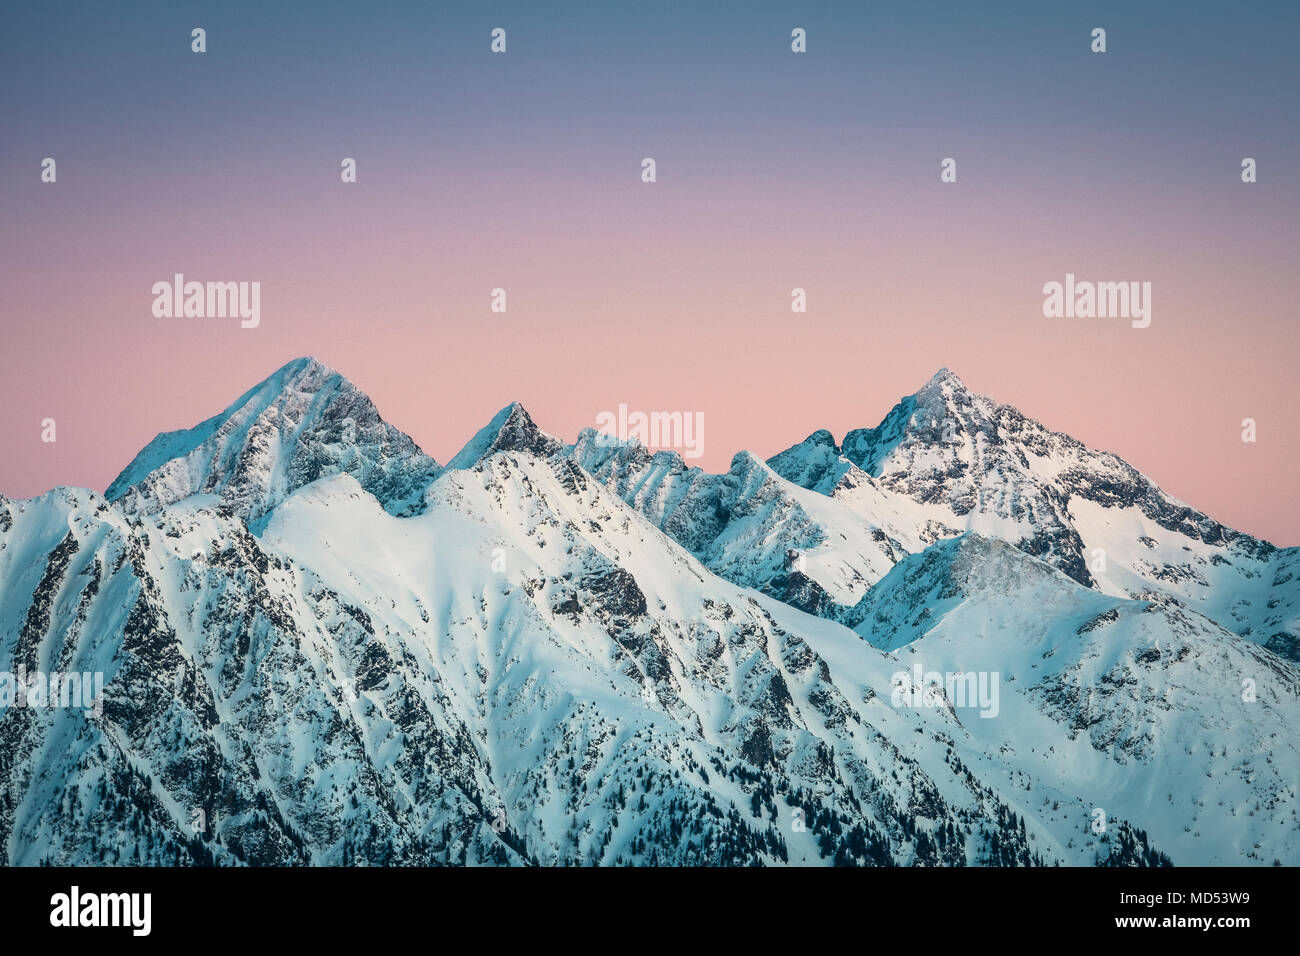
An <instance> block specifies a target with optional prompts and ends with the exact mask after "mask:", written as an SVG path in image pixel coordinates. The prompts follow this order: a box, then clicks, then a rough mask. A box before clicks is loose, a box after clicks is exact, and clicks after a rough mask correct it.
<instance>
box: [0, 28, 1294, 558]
mask: <svg viewBox="0 0 1300 956" xmlns="http://www.w3.org/2000/svg"><path fill="white" fill-rule="evenodd" d="M539 6H545V7H548V8H557V7H558V8H559V9H558V11H557V10H556V9H548V10H545V11H542V10H539V9H536V8H537V7H539ZM700 6H701V9H695V8H694V7H695V5H685V4H682V5H668V4H638V5H632V4H630V3H617V4H616V3H605V2H590V3H581V4H579V3H568V4H565V3H559V4H549V3H548V4H544V5H542V4H522V3H521V4H493V3H474V4H468V3H466V4H426V3H382V2H380V3H364V4H363V3H336V2H325V3H312V4H310V5H308V4H303V5H302V6H301V9H300V10H299V11H296V12H295V11H291V10H287V9H284V8H283V5H280V4H275V5H262V4H251V3H223V4H221V5H219V6H217V5H205V4H186V3H174V2H167V3H153V4H146V3H128V4H104V3H79V4H65V3H43V4H39V5H36V4H28V5H23V6H22V7H21V8H20V7H19V5H17V4H8V5H6V6H5V8H4V10H3V12H2V13H0V216H2V219H0V222H3V229H0V324H2V326H3V338H2V339H0V341H2V342H3V345H2V346H0V383H2V385H0V387H2V388H3V397H4V406H5V414H4V416H2V417H0V448H2V449H3V453H2V454H0V491H3V492H4V493H5V494H8V495H10V496H11V497H20V496H27V495H33V494H38V493H41V492H43V491H45V490H47V489H48V488H50V487H52V486H54V485H58V484H75V485H83V486H88V487H93V488H96V489H99V490H102V489H103V488H105V487H106V486H107V485H108V483H109V482H110V481H111V480H112V478H113V477H114V476H115V475H116V474H117V472H118V471H119V470H120V469H121V468H122V467H124V466H125V465H126V463H127V462H128V461H129V460H130V459H131V458H132V457H133V455H134V454H135V453H136V452H137V451H138V450H139V449H140V448H141V447H142V446H144V445H145V444H146V443H147V442H148V441H149V440H150V439H151V438H152V437H153V436H154V434H155V433H157V432H159V431H164V430H169V429H175V428H183V427H188V426H190V425H193V424H195V423H197V422H198V421H200V420H201V419H203V418H206V417H208V416H210V415H212V414H214V413H215V412H217V411H219V410H220V409H221V408H223V407H225V406H226V405H227V404H229V403H230V402H231V401H232V400H233V399H234V398H235V397H236V396H237V395H239V394H240V393H241V392H242V391H244V390H245V389H246V388H248V387H249V386H251V385H252V384H254V383H255V382H257V381H259V380H260V379H261V378H263V377H265V376H266V375H267V374H269V373H270V372H271V371H272V370H274V369H275V368H277V367H278V366H280V365H281V364H283V363H284V362H285V361H287V360H289V359H291V358H293V357H295V356H298V355H314V356H316V357H317V358H319V359H320V360H321V361H323V362H325V363H327V364H329V365H331V366H333V367H335V368H337V369H338V370H339V371H341V372H343V373H344V374H345V375H347V376H348V377H349V378H351V379H352V380H353V381H354V382H356V383H357V384H358V386H359V387H361V388H362V389H363V390H365V391H366V392H367V393H368V394H370V395H371V396H372V397H373V398H374V400H375V401H376V403H377V404H378V406H379V408H380V411H381V413H382V414H383V415H384V416H385V418H387V419H388V420H390V421H392V422H393V423H394V424H396V425H397V426H399V427H400V428H402V429H404V430H405V431H407V432H408V433H409V434H411V435H412V436H413V437H414V438H415V439H416V441H418V442H419V443H420V444H421V446H422V447H424V448H425V450H426V451H428V452H429V453H430V454H432V455H433V456H434V457H435V458H437V459H438V460H439V461H446V460H447V459H448V458H450V457H451V455H452V454H454V453H455V451H456V450H458V449H459V447H460V446H461V445H462V444H463V443H464V441H465V440H467V439H468V437H469V436H470V435H472V434H473V432H474V431H475V430H476V429H477V428H478V427H480V426H482V425H483V424H484V423H485V422H486V421H487V420H488V419H489V418H490V417H491V415H492V414H493V413H494V412H495V411H496V410H497V409H499V408H500V407H502V406H503V405H505V404H507V403H508V402H509V401H511V400H514V399H518V400H520V401H522V402H523V403H524V404H525V405H526V406H527V407H528V408H529V410H530V411H531V412H532V413H533V415H534V417H535V418H536V419H537V420H538V423H539V424H540V425H541V426H542V427H543V428H545V429H546V430H548V431H550V432H551V433H553V434H556V435H558V436H560V437H563V438H565V439H567V440H571V439H572V438H573V437H574V435H575V434H576V433H577V431H578V430H579V429H580V428H582V427H585V426H589V425H594V424H595V420H596V416H597V414H598V413H599V412H601V411H602V410H606V409H615V408H617V406H618V405H619V403H626V404H627V405H629V406H630V407H631V408H633V409H643V410H647V411H648V410H682V411H700V412H703V413H704V416H705V423H706V427H705V440H706V444H705V450H706V455H705V457H704V458H703V459H701V460H700V461H699V462H698V463H699V464H702V465H704V466H705V467H708V468H710V469H711V470H721V469H724V468H725V467H726V466H727V464H728V462H729V460H730V458H731V456H732V454H733V453H734V452H735V451H737V450H739V449H742V448H743V449H749V450H752V451H754V452H755V453H757V454H759V455H761V456H764V457H767V456H770V455H771V454H773V453H775V452H777V451H780V450H781V449H783V448H785V447H787V446H789V445H791V444H793V443H795V442H797V441H799V440H801V439H802V438H804V437H805V436H806V435H807V434H809V433H810V432H812V431H813V430H815V429H817V428H821V427H826V428H829V429H831V431H832V432H834V433H835V434H836V435H837V437H842V436H843V434H844V432H845V431H846V430H848V429H849V428H853V427H859V426H864V425H874V424H876V423H877V422H878V421H879V420H880V419H881V418H882V417H883V416H884V414H885V413H886V412H887V411H888V410H889V408H890V407H891V406H892V405H893V404H894V402H895V401H896V400H897V399H898V398H899V397H900V396H901V395H904V394H908V393H911V392H914V391H915V390H916V389H917V388H919V387H920V386H921V385H922V384H923V383H924V382H925V381H926V380H927V379H928V378H929V377H930V376H931V375H932V374H933V373H934V372H935V370H936V369H938V368H939V367H940V366H948V367H949V368H952V369H953V370H954V371H956V372H957V373H958V374H959V375H961V376H962V378H963V379H964V380H965V381H966V383H967V385H968V386H970V387H971V388H972V389H974V390H976V391H979V392H982V393H985V394H989V395H992V396H994V397H995V398H997V399H999V400H1000V401H1003V402H1009V403H1011V404H1014V405H1016V406H1017V407H1019V408H1020V409H1021V410H1022V411H1024V412H1025V413H1026V414H1028V415H1031V416H1033V417H1035V418H1037V419H1039V420H1040V421H1042V422H1043V423H1044V424H1046V425H1048V426H1049V427H1051V428H1054V429H1058V430H1061V431H1066V432H1068V433H1070V434H1072V435H1074V436H1075V437H1077V438H1079V439H1080V440H1082V441H1084V442H1086V443H1087V444H1089V445H1092V446H1094V447H1097V448H1104V449H1108V450H1110V451H1114V452H1116V453H1118V454H1119V455H1121V456H1122V457H1124V458H1125V459H1127V460H1128V461H1129V462H1131V463H1132V464H1133V465H1135V466H1136V467H1137V468H1139V469H1141V470H1142V471H1143V472H1144V473H1146V474H1147V475H1148V476H1150V477H1151V478H1152V479H1153V480H1155V481H1156V482H1157V483H1158V484H1160V485H1161V486H1162V487H1163V488H1165V489H1166V490H1167V491H1169V492H1170V493H1171V494H1174V495H1176V496H1178V497H1180V498H1182V499H1183V500H1185V501H1187V502H1189V503H1190V504H1192V505H1194V506H1195V507H1197V508H1199V509H1201V510H1203V511H1205V512H1207V513H1208V514H1210V515H1212V516H1213V517H1215V518H1218V519H1219V520H1221V521H1223V522H1225V523H1226V524H1229V525H1231V526H1233V527H1237V528H1241V529H1243V530H1246V531H1249V532H1252V533H1254V534H1257V535H1259V536H1262V537H1264V538H1267V539H1268V540H1271V541H1273V542H1275V543H1277V544H1281V545H1297V544H1300V509H1298V508H1297V507H1296V500H1297V497H1298V495H1297V492H1300V411H1298V409H1297V402H1296V395H1297V387H1296V384H1295V383H1296V372H1295V369H1296V365H1297V358H1300V332H1298V331H1297V319H1298V318H1300V316H1298V315H1297V311H1298V309H1297V302H1300V263H1298V262H1297V257H1298V253H1300V241H1298V240H1297V232H1296V230H1297V223H1300V104H1298V103H1297V91H1300V57H1297V56H1296V52H1295V51H1296V50H1297V49H1300V7H1298V6H1297V5H1296V4H1295V3H1285V4H1284V3H1258V4H1251V5H1249V7H1247V8H1245V9H1234V8H1232V7H1231V6H1230V5H1224V4H1217V3H1216V4H1206V3H1144V4H1141V5H1135V4H1131V3H1109V4H1108V3H1096V4H1087V5H1073V4H1058V3H1041V2H1035V3H1030V2H1026V3H1014V4H1012V3H992V4H967V3H956V2H952V3H906V4H904V3H896V4H888V5H885V4H865V3H861V2H854V3H843V4H837V3H816V4H798V3H781V4H776V3H752V2H751V3H743V4H742V3H735V4H729V3H723V4H718V3H711V4H708V5H707V9H703V7H704V6H705V5H700ZM1135 6H1140V7H1141V9H1132V8H1133V7H1135ZM266 7H274V9H266ZM195 26H203V27H204V28H206V30H207V34H208V52H207V53H205V54H202V55H198V54H193V53H191V52H190V30H191V28H193V27H195ZM497 26H501V27H504V28H505V29H506V30H507V31H508V39H509V51H508V52H507V53H506V54H505V55H493V54H491V53H490V52H489V49H488V45H489V32H490V30H491V29H492V28H493V27H497ZM795 26H802V27H804V28H805V29H806V30H807V31H808V53H807V54H804V55H795V54H792V53H791V52H790V47H789V43H790V39H789V36H790V30H791V29H792V28H793V27H795ZM1095 26H1102V27H1105V28H1106V30H1107V31H1108V47H1109V51H1108V52H1107V53H1105V54H1102V55H1096V54H1093V53H1091V52H1090V51H1089V42H1090V37H1089V35H1090V31H1091V30H1092V28H1093V27H1095ZM46 156H52V157H54V158H55V159H56V160H57V162H58V182H57V183H56V184H54V185H48V184H43V183H41V182H40V163H41V160H42V158H44V157H46ZM344 156H351V157H355V158H356V160H357V163H358V182H357V183H356V184H352V185H344V184H343V183H341V182H340V179H339V163H340V160H341V159H342V158H343V157H344ZM644 156H653V157H654V158H655V159H656V161H657V165H658V182H657V183H655V184H653V185H646V184H643V183H642V182H641V181H640V161H641V159H642V157H644ZM946 156H952V157H954V158H956V160H957V172H958V181H957V183H955V184H950V185H945V184H942V183H940V181H939V163H940V160H941V159H942V158H943V157H946ZM1244 156H1251V157H1254V158H1255V159H1256V160H1257V161H1258V164H1259V182H1258V183H1255V184H1253V185H1245V184H1243V183H1242V182H1241V181H1240V163H1241V159H1242V157H1244ZM175 272H183V273H185V275H186V276H187V278H191V279H197V280H200V281H202V280H209V279H211V280H246V281H253V280H256V281H260V282H261V283H262V319H261V326H260V327H259V328H257V329H252V330H246V329H241V328H240V327H239V323H238V321H237V320H198V319H191V320H184V319H157V318H154V316H153V315H152V312H151V305H152V301H153V297H152V294H151V292H150V289H151V286H152V285H153V283H154V282H156V281H159V280H165V279H169V278H170V277H171V276H172V274H173V273H175ZM1067 272H1073V273H1075V274H1076V275H1078V276H1079V277H1080V278H1081V279H1094V280H1103V281H1104V280H1116V281H1118V280H1139V281H1149V282H1151V283H1152V284H1153V321H1152V324H1151V327H1150V328H1148V329H1144V330H1135V329H1132V328H1130V327H1129V324H1128V322H1126V321H1123V320H1101V319H1092V320H1088V319H1073V320H1071V319H1057V320H1051V319H1045V318H1044V317H1043V315H1042V302H1043V295H1042V292H1041V290H1042V286H1043V284H1044V283H1045V282H1049V281H1053V280H1056V281H1060V280H1062V279H1063V278H1064V276H1065V274H1066V273H1067ZM497 286H501V287H504V288H506V289H507V292H508V301H509V311H508V312H507V313H506V314H505V315H497V314H493V313H492V312H491V311H490V310H489V301H490V293H491V290H492V289H493V288H494V287H497ZM795 286H800V287H803V288H805V289H806V290H807V294H808V303H809V311H808V313H807V314H806V315H795V314H792V313H791V311H790V290H791V289H792V288H793V287H795ZM45 417H53V418H55V419H56V420H57V422H58V441H57V443H55V444H54V445H45V444H42V443H41V441H40V432H41V426H40V423H41V420H42V419H43V418H45ZM1246 417H1252V418H1254V419H1256V420H1257V422H1258V442H1257V443H1256V444H1244V443H1243V442H1242V441H1241V420H1242V419H1243V418H1246Z"/></svg>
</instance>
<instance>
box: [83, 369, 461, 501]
mask: <svg viewBox="0 0 1300 956" xmlns="http://www.w3.org/2000/svg"><path fill="white" fill-rule="evenodd" d="M438 470H439V469H438V463H437V462H435V461H434V460H433V459H432V458H430V457H429V456H428V455H426V454H424V452H422V451H420V449H419V447H418V446H417V445H416V444H415V442H413V441H412V440H411V439H410V438H409V437H408V436H407V435H405V434H403V433H402V432H401V431H399V430H397V429H396V428H394V427H393V426H392V425H390V424H388V423H387V422H385V421H384V420H383V419H382V418H380V417H379V412H378V410H377V409H376V408H375V406H374V404H373V403H372V402H371V401H370V399H369V398H367V397H366V396H365V394H363V393H362V392H361V391H360V390H358V389H357V387H356V386H355V385H353V384H352V383H351V382H349V381H348V380H347V379H346V378H344V377H343V376H342V375H340V374H339V373H338V372H335V371H334V370H333V369H329V368H326V367H325V366H324V365H322V364H321V363H320V362H317V361H316V360H315V359H311V358H301V359H296V360H294V361H292V362H290V363H289V364H288V365H285V366H284V367H283V368H281V369H280V370H279V371H277V372H276V373H275V374H274V375H272V376H271V377H270V378H268V379H266V381H264V382H262V383H261V384H260V385H258V386H257V387H255V388H253V389H251V390H250V391H248V392H245V393H244V394H243V395H241V396H240V397H239V398H238V399H236V400H235V403H234V404H233V405H231V406H230V407H229V408H227V409H226V410H225V411H223V412H222V413H221V414H219V415H215V416H213V417H212V418H209V419H208V420H207V421H205V422H203V423H201V424H199V425H196V426H195V427H193V428H190V429H187V430H184V431H176V432H164V433H163V434H160V435H158V436H157V437H156V438H154V440H153V441H151V442H150V443H149V444H148V445H147V446H145V448H144V450H143V451H141V452H140V454H138V455H136V457H135V460H134V461H132V462H131V464H129V465H127V467H126V469H125V470H123V472H122V473H121V474H120V475H118V476H117V478H116V479H115V480H114V481H113V483H112V484H111V485H109V487H108V491H107V492H106V493H105V495H106V497H107V498H108V500H109V501H115V502H119V504H120V506H121V507H122V508H123V509H124V510H126V511H131V512H137V513H142V512H152V511H158V510H160V509H161V508H164V507H166V506H167V505H171V504H175V503H176V502H178V501H181V500H183V499H186V498H191V497H193V496H196V495H210V496H211V499H210V503H211V504H212V505H213V506H220V507H221V508H223V509H224V510H225V511H227V512H228V513H230V514H235V515H238V516H239V517H241V518H245V519H248V520H249V521H250V522H252V523H254V524H255V523H256V522H257V521H259V520H260V519H262V518H263V517H265V516H266V514H267V513H268V512H270V510H271V509H272V508H274V507H275V506H276V505H277V504H279V503H280V502H281V501H283V500H284V499H285V498H287V497H288V496H289V495H290V494H292V493H293V492H294V491H296V490H297V489H299V488H301V487H302V486H303V485H306V484H310V483H311V482H313V481H315V480H317V479H318V478H325V477H328V476H330V475H337V474H350V475H353V476H354V477H355V478H356V479H357V480H358V481H359V482H361V486H362V487H363V488H365V489H366V490H367V491H369V492H370V493H371V494H373V495H374V496H375V497H376V498H378V499H379V500H380V501H381V502H382V503H383V505H384V507H385V509H387V510H388V511H390V512H392V513H393V514H403V513H407V512H410V511H412V510H417V509H418V508H419V507H420V502H421V496H422V495H423V493H424V489H425V488H427V487H428V486H429V484H430V482H432V481H433V479H434V477H435V476H436V475H437V474H438Z"/></svg>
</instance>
